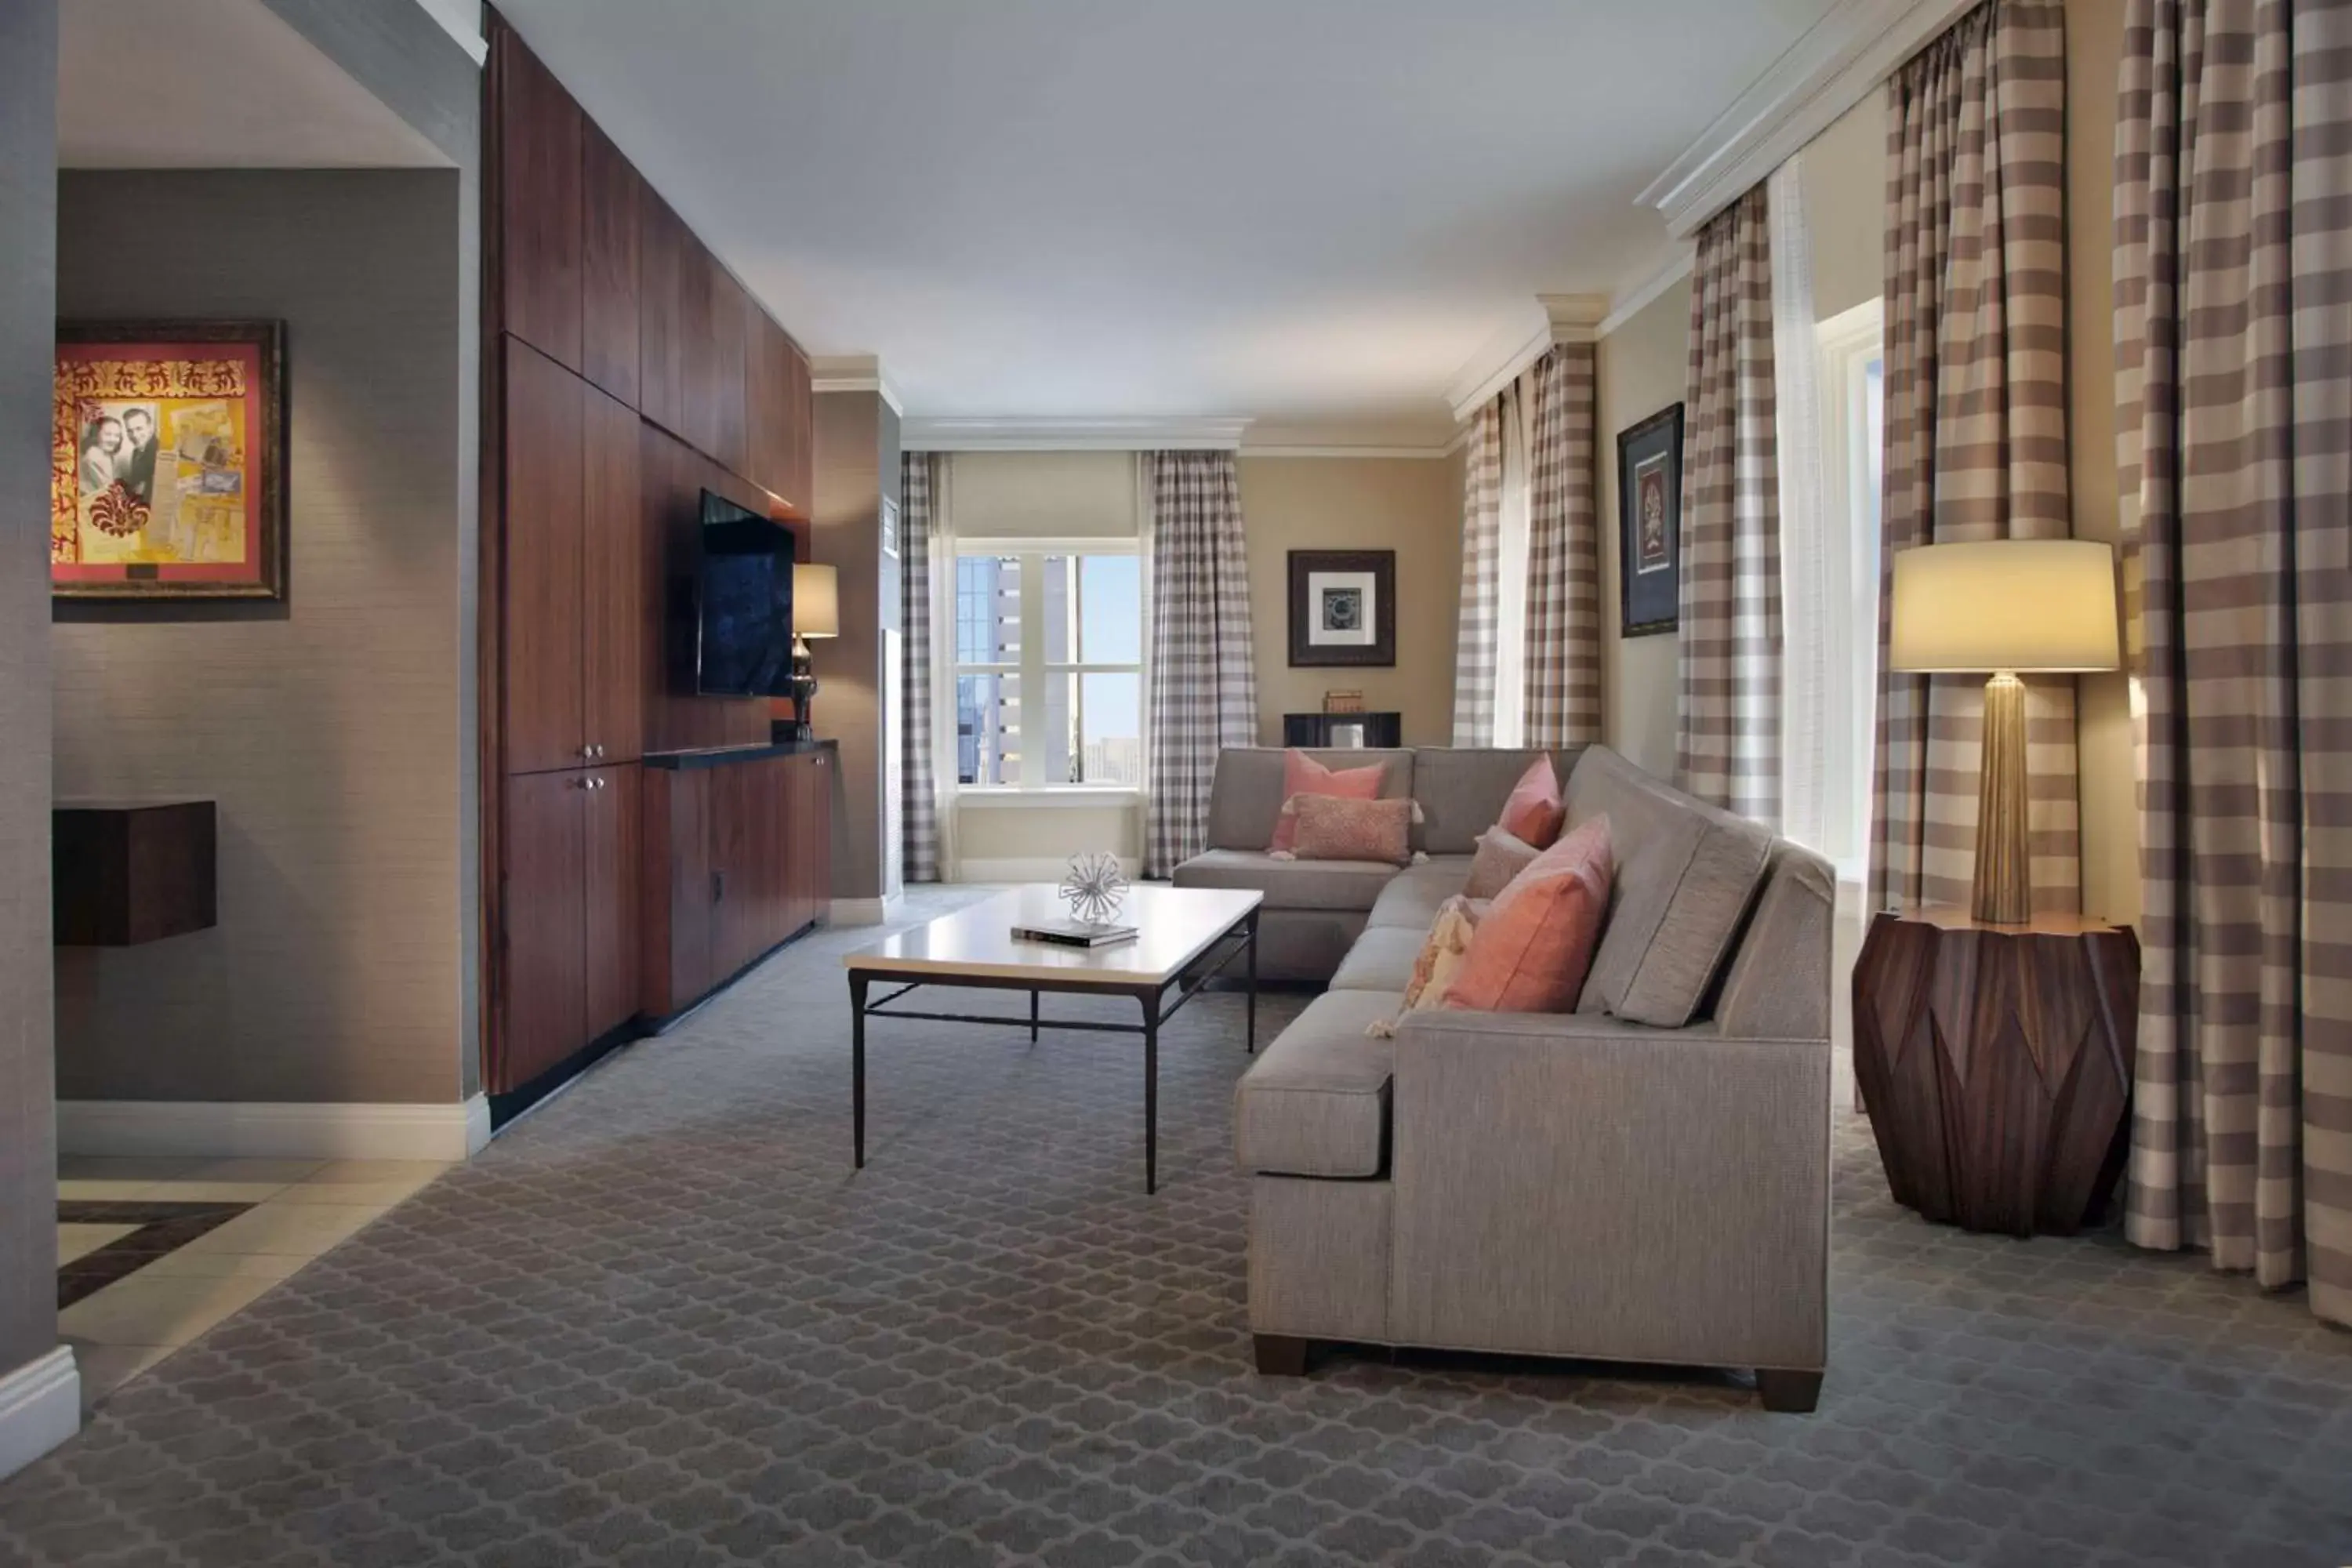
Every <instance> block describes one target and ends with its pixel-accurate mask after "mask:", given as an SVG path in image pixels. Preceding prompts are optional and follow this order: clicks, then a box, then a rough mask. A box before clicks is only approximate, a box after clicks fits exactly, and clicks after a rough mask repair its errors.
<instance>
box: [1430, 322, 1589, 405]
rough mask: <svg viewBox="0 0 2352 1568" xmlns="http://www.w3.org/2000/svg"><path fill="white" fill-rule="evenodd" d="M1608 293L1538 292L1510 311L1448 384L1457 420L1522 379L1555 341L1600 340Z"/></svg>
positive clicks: (1447, 401)
mask: <svg viewBox="0 0 2352 1568" xmlns="http://www.w3.org/2000/svg"><path fill="white" fill-rule="evenodd" d="M1608 311H1609V297H1608V296H1607V295H1605V294H1537V295H1534V296H1532V297H1530V298H1529V299H1528V302H1527V303H1526V304H1525V305H1524V306H1522V307H1519V308H1517V309H1516V310H1513V311H1512V315H1511V320H1510V321H1507V322H1506V323H1505V324H1504V325H1503V326H1502V327H1501V328H1499V329H1497V330H1496V333H1495V335H1494V336H1493V337H1491V338H1488V339H1487V340H1486V345H1485V346H1484V347H1482V348H1481V349H1479V351H1478V352H1477V353H1475V354H1472V355H1471V356H1470V357H1469V359H1468V360H1466V361H1465V362H1464V363H1463V366H1462V368H1461V369H1460V370H1459V371H1456V372H1455V373H1454V379H1453V381H1452V382H1450V383H1449V384H1447V386H1446V388H1445V404H1446V406H1447V407H1449V408H1451V409H1452V410H1453V411H1454V419H1455V421H1456V422H1459V421H1461V420H1465V419H1467V418H1469V417H1470V416H1471V414H1472V412H1473V411H1475V409H1476V408H1477V406H1478V405H1480V404H1482V403H1484V402H1486V400H1487V399H1488V398H1490V397H1492V396H1494V395H1496V393H1498V392H1500V391H1502V390H1503V388H1505V387H1507V386H1508V385H1510V384H1511V383H1513V382H1515V381H1517V380H1518V378H1519V374H1520V373H1521V372H1523V371H1525V370H1526V369H1527V368H1528V366H1529V365H1531V364H1533V363H1536V361H1538V360H1539V359H1541V358H1543V356H1544V354H1545V353H1547V352H1548V351H1549V349H1550V348H1551V346H1552V345H1553V344H1554V343H1590V342H1598V341H1599V340H1600V331H1599V329H1600V325H1601V319H1602V318H1603V317H1604V316H1606V315H1607V314H1608Z"/></svg>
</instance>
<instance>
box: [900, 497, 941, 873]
mask: <svg viewBox="0 0 2352 1568" xmlns="http://www.w3.org/2000/svg"><path fill="white" fill-rule="evenodd" d="M938 463H939V457H938V455H937V454H936V453H931V452H908V453H905V454H903V455H901V456H900V458H899V459H898V604H899V616H898V625H899V627H900V628H901V632H900V635H901V637H902V639H903V640H902V645H901V649H900V654H901V657H900V659H899V665H898V690H899V695H900V699H901V700H902V701H903V702H904V704H905V710H904V712H903V713H902V714H901V715H900V719H899V724H898V757H899V762H898V766H899V775H898V800H899V819H898V820H899V834H900V842H901V846H902V858H903V860H904V863H905V874H906V879H907V880H908V881H909V882H936V881H938V880H939V879H940V802H939V782H938V778H937V776H936V774H935V773H934V772H933V765H932V759H931V750H932V731H931V724H932V710H931V501H932V497H933V495H934V494H935V493H936V490H937V486H936V485H935V484H934V483H933V480H934V478H935V475H936V468H937V465H938Z"/></svg>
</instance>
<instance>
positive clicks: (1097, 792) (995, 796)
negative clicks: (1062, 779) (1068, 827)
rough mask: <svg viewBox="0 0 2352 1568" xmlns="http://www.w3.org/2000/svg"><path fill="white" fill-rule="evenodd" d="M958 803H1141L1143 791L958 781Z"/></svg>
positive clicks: (1000, 807) (1038, 806) (1006, 806)
mask: <svg viewBox="0 0 2352 1568" xmlns="http://www.w3.org/2000/svg"><path fill="white" fill-rule="evenodd" d="M955 798H956V805H958V806H960V807H961V806H978V807H981V808H982V809H983V810H987V811H1052V810H1055V809H1056V808H1064V807H1068V806H1074V805H1075V806H1121V805H1142V804H1143V792H1142V791H1141V790H1139V789H1136V788H1133V787H1132V786H1130V785H1128V784H1054V785H1050V786H1048V787H1046V788H1045V789H1010V788H1003V787H1000V786H989V787H985V788H983V787H982V786H980V785H976V784H959V785H958V786H957V787H956V793H955Z"/></svg>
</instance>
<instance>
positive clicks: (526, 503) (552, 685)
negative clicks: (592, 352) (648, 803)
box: [501, 338, 589, 773]
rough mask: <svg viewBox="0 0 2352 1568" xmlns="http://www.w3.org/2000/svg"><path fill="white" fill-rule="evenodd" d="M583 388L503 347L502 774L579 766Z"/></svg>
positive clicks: (514, 346) (522, 350) (516, 348)
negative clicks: (504, 740) (503, 733)
mask: <svg viewBox="0 0 2352 1568" xmlns="http://www.w3.org/2000/svg"><path fill="white" fill-rule="evenodd" d="M587 395H589V394H588V389H587V387H586V385H585V384H583V383H582V382H581V381H580V379H579V378H578V377H576V376H574V375H572V374H571V373H570V372H569V371H566V370H565V369H563V367H562V366H561V365H559V364H557V363H554V362H553V361H551V360H550V359H548V358H546V357H545V356H543V355H541V354H540V353H536V352H534V351H533V350H531V349H530V348H529V347H527V346H525V345H524V344H521V343H519V342H515V341H514V340H513V339H511V338H509V340H507V344H506V403H505V406H506V452H505V462H504V471H503V476H502V480H501V483H502V488H503V491H504V497H505V503H506V555H505V561H504V563H503V568H502V571H503V584H504V592H505V595H506V615H505V617H504V621H503V626H504V635H505V638H506V648H505V658H504V660H503V663H504V667H505V675H506V681H505V704H506V714H505V718H506V742H507V756H506V770H507V772H509V773H544V772H546V771H547V770H549V769H551V768H568V767H577V766H579V765H580V763H581V762H582V761H583V758H582V756H581V746H582V740H581V724H582V718H583V714H582V710H581V698H582V689H583V688H582V680H581V669H580V655H581V586H582V575H581V553H582V551H581V545H582V529H581V500H582V495H581V488H582V478H583V476H582V458H583V451H582V446H583V430H582V421H583V417H584V413H585V405H584V401H583V400H584V399H585V398H586V396H587Z"/></svg>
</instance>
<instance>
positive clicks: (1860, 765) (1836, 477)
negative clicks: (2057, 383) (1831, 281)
mask: <svg viewBox="0 0 2352 1568" xmlns="http://www.w3.org/2000/svg"><path fill="white" fill-rule="evenodd" d="M1814 332H1815V341H1816V342H1817V344H1818V346H1819V349H1820V356H1821V357H1820V364H1821V384H1820V391H1819V396H1820V399H1821V418H1822V459H1823V460H1822V471H1823V476H1824V479H1825V481H1826V482H1825V483H1824V484H1823V486H1822V489H1823V491H1824V500H1825V503H1826V505H1825V510H1826V513H1827V516H1828V519H1829V522H1830V528H1829V530H1828V536H1829V538H1830V540H1831V541H1832V542H1833V543H1834V544H1835V545H1836V547H1837V548H1836V550H1835V552H1834V554H1835V570H1836V578H1835V582H1836V583H1837V584H1838V585H1839V588H1840V594H1841V597H1840V600H1839V609H1838V613H1837V614H1835V615H1832V616H1829V617H1827V620H1828V631H1829V640H1830V647H1829V681H1830V689H1829V711H1830V712H1832V713H1833V714H1838V715H1843V721H1841V722H1839V723H1837V724H1834V725H1832V728H1831V731H1830V735H1829V745H1828V748H1827V752H1828V755H1827V759H1826V760H1827V762H1828V764H1829V777H1830V788H1831V805H1832V810H1831V814H1830V820H1831V823H1832V834H1831V841H1830V843H1829V844H1828V845H1827V846H1825V848H1826V850H1827V852H1828V854H1829V857H1830V858H1831V859H1832V861H1834V862H1835V863H1836V866H1837V870H1838V879H1839V880H1841V881H1844V882H1856V883H1858V882H1861V881H1862V880H1864V879H1865V878H1866V877H1867V876H1868V875H1869V859H1870V799H1871V787H1870V770H1871V767H1872V765H1873V752H1874V748H1875V744H1876V742H1875V732H1876V724H1877V718H1878V592H1879V573H1878V570H1877V559H1878V548H1879V542H1878V541H1876V540H1874V539H1869V538H1865V537H1864V531H1865V530H1866V529H1868V528H1869V527H1870V526H1871V524H1872V521H1873V520H1874V519H1875V518H1876V517H1877V515H1878V509H1877V505H1876V501H1877V498H1876V496H1875V495H1874V489H1875V486H1874V482H1873V479H1872V473H1871V468H1872V460H1873V458H1874V453H1873V452H1872V450H1871V447H1870V442H1869V440H1868V438H1867V435H1866V432H1867V431H1868V430H1869V428H1870V420H1869V416H1868V405H1867V402H1866V399H1867V398H1868V396H1869V392H1870V381H1869V366H1870V362H1871V361H1872V360H1874V359H1876V360H1883V359H1884V356H1885V342H1886V327H1885V309H1884V304H1883V301H1881V300H1865V301H1864V302H1863V303H1862V304H1859V305H1856V306H1855V307H1853V309H1852V310H1843V311H1841V312H1839V313H1838V314H1837V315H1834V316H1832V317H1831V318H1829V320H1827V321H1822V323H1820V325H1819V326H1817V327H1816V328H1815V329H1814ZM1882 417H1884V415H1883V413H1882ZM1858 433H1859V434H1861V438H1859V439H1857V435H1858Z"/></svg>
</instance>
